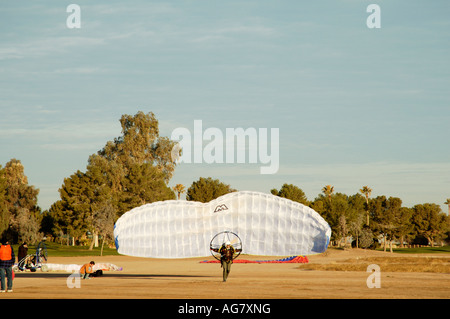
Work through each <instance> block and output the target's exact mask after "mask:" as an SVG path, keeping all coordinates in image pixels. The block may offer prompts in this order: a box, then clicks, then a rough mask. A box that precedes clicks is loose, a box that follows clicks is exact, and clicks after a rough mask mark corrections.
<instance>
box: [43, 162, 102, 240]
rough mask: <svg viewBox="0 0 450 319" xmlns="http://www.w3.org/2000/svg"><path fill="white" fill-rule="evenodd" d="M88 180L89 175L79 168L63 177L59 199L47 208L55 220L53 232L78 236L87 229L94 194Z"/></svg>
mask: <svg viewBox="0 0 450 319" xmlns="http://www.w3.org/2000/svg"><path fill="white" fill-rule="evenodd" d="M90 182H91V181H90V178H89V176H87V175H86V173H83V172H81V171H80V170H78V171H77V172H76V173H75V174H72V175H71V176H70V177H69V178H65V179H64V183H63V185H62V186H61V188H60V189H59V194H60V197H61V200H59V201H57V202H56V203H54V204H53V205H52V206H51V207H50V210H49V212H50V213H51V214H52V217H53V220H54V222H55V224H54V227H55V228H54V232H55V233H57V234H58V233H62V234H65V235H67V236H71V237H73V238H79V237H80V236H81V235H83V234H84V233H85V232H86V231H87V230H88V223H89V221H90V220H91V219H92V218H90V216H91V215H92V206H91V204H92V198H93V195H94V192H93V189H92V187H91V186H92V185H91V184H90Z"/></svg>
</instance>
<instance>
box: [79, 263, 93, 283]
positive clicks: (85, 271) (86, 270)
mask: <svg viewBox="0 0 450 319" xmlns="http://www.w3.org/2000/svg"><path fill="white" fill-rule="evenodd" d="M94 265H95V262H94V261H91V262H90V263H89V264H84V265H83V266H81V268H80V275H81V278H82V279H90V278H89V274H92V273H93V272H94Z"/></svg>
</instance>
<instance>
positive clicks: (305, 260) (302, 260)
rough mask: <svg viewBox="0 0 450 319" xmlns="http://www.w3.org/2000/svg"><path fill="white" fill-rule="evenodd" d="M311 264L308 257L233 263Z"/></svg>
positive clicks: (236, 260)
mask: <svg viewBox="0 0 450 319" xmlns="http://www.w3.org/2000/svg"><path fill="white" fill-rule="evenodd" d="M308 262H309V260H308V257H306V256H293V257H290V258H285V259H277V260H246V259H235V260H233V263H235V264H263V263H272V264H286V263H291V264H307V263H308ZM201 263H207V264H210V263H219V261H218V260H205V261H201Z"/></svg>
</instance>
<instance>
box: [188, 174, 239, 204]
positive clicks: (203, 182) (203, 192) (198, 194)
mask: <svg viewBox="0 0 450 319" xmlns="http://www.w3.org/2000/svg"><path fill="white" fill-rule="evenodd" d="M235 191H236V190H235V189H232V188H231V187H230V185H227V184H224V183H222V182H220V181H219V180H218V179H212V178H211V177H208V178H203V177H200V179H199V180H198V181H195V182H193V183H192V185H191V186H190V187H189V188H188V190H187V193H186V199H187V200H190V201H197V202H202V203H207V202H209V201H211V200H213V199H216V198H217V197H220V196H222V195H225V194H228V193H231V192H235Z"/></svg>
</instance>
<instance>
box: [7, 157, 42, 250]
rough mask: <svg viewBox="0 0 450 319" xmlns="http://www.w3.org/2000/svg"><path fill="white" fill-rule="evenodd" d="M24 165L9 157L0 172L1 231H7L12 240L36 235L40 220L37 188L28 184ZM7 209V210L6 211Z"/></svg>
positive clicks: (15, 240)
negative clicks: (0, 199) (2, 218)
mask: <svg viewBox="0 0 450 319" xmlns="http://www.w3.org/2000/svg"><path fill="white" fill-rule="evenodd" d="M24 170H25V169H24V166H23V165H22V163H21V162H20V160H17V159H14V158H13V159H11V160H10V161H9V162H8V163H6V165H5V167H4V168H3V169H2V173H1V174H0V175H1V176H2V177H0V179H2V182H1V183H0V184H2V186H0V188H3V190H0V193H3V195H0V197H3V200H2V202H3V203H2V204H1V205H2V208H0V213H2V215H3V216H4V217H5V220H4V221H3V222H2V223H1V224H2V226H1V227H2V228H4V227H7V229H6V230H5V229H4V230H3V232H4V233H5V232H6V233H7V235H8V236H9V237H10V239H11V240H12V241H13V242H17V241H19V240H25V239H30V238H34V237H33V236H34V235H36V236H38V235H39V234H38V232H39V224H40V220H41V216H40V212H41V209H40V208H39V206H38V205H37V196H38V194H39V189H37V188H35V187H34V186H32V185H28V178H27V176H26V175H25V172H24ZM6 211H7V212H6Z"/></svg>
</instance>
